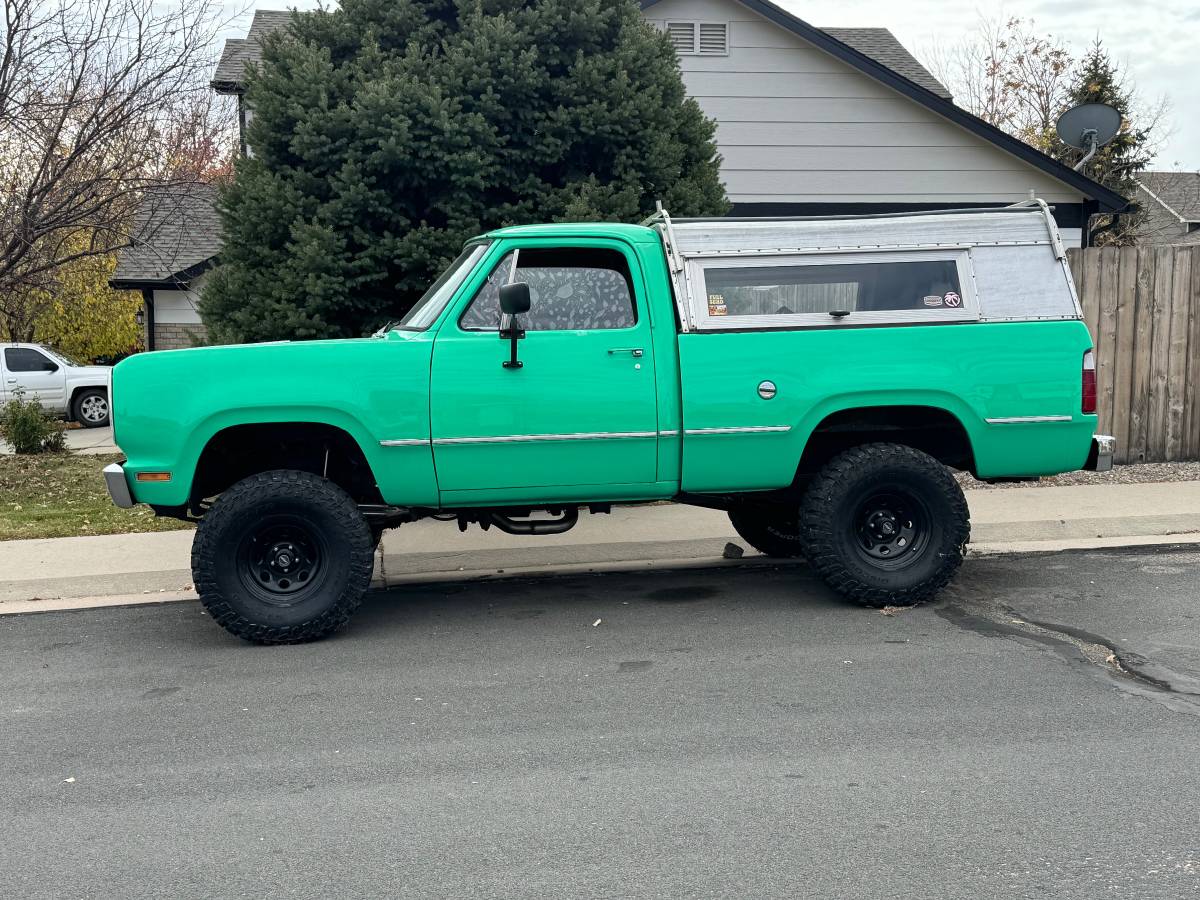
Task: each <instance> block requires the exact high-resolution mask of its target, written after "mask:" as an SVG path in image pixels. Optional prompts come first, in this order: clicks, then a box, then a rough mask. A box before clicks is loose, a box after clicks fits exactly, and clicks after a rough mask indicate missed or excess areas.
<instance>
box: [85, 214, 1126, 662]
mask: <svg viewBox="0 0 1200 900" xmlns="http://www.w3.org/2000/svg"><path fill="white" fill-rule="evenodd" d="M1065 256H1066V254H1065V252H1064V251H1063V249H1062V244H1061V241H1059V239H1058V233H1057V230H1056V228H1055V226H1054V222H1053V218H1052V217H1051V216H1050V215H1049V210H1048V209H1047V208H1046V207H1045V205H1044V204H1040V203H1030V204H1025V205H1020V206H1017V207H1011V208H1007V209H1003V210H965V211H948V212H945V213H938V214H933V215H913V214H909V215H903V216H874V217H857V218H840V219H788V220H749V221H739V220H735V219H721V220H703V221H680V222H673V221H672V220H671V218H670V216H669V215H668V214H667V213H665V212H662V211H660V213H659V214H657V215H656V216H654V217H652V218H651V219H649V220H647V221H646V222H645V223H643V224H641V225H618V224H598V223H583V224H560V225H539V226H521V227H515V228H506V229H501V230H498V231H494V232H491V233H489V234H487V235H483V236H481V237H479V238H476V239H474V240H472V241H470V242H468V243H467V245H466V246H465V247H464V249H463V251H462V253H461V255H460V256H459V257H458V259H456V260H455V261H454V262H453V263H452V264H451V266H450V267H449V268H448V269H447V271H446V272H445V274H444V275H443V276H442V277H441V278H440V279H439V280H438V281H437V282H435V284H434V285H433V286H432V287H431V288H430V290H429V291H428V292H427V293H426V295H425V296H424V297H423V298H422V299H421V300H420V301H418V303H417V304H416V305H415V306H414V307H413V309H412V310H411V311H410V312H409V313H408V315H407V316H406V317H405V318H404V319H403V320H402V321H400V322H398V323H395V324H394V325H389V326H388V327H386V328H384V329H381V331H380V332H379V333H377V334H376V335H375V336H373V337H372V338H367V339H362V340H352V341H313V342H303V343H277V344H269V345H259V346H253V347H213V348H203V349H196V350H186V351H168V352H164V353H153V354H143V355H141V356H138V357H133V358H131V359H129V360H127V361H125V362H123V363H122V364H121V365H120V366H119V367H118V368H117V369H116V371H115V375H114V392H113V403H114V409H115V413H116V416H115V438H116V441H117V443H118V444H119V446H121V448H122V449H123V450H125V452H126V453H127V454H128V459H127V461H126V463H125V464H124V465H118V466H113V467H110V468H109V470H107V471H106V478H107V479H108V482H109V488H110V492H111V493H112V495H113V497H114V500H115V501H116V502H117V503H118V504H119V505H132V504H133V503H135V502H144V503H149V504H150V505H152V506H153V507H154V508H155V510H156V511H157V512H158V513H159V514H162V515H174V516H179V517H184V518H192V519H195V520H198V522H199V528H198V532H197V537H196V542H195V547H194V556H193V558H194V568H195V573H194V574H195V576H196V585H197V590H198V591H199V593H200V596H201V600H202V601H203V602H204V603H205V605H206V607H208V609H209V611H210V612H211V613H212V614H213V617H214V619H215V620H216V621H218V622H219V623H221V624H223V625H224V626H225V627H226V628H228V629H229V630H230V631H232V632H233V633H234V634H238V635H239V636H242V637H245V638H247V639H250V640H255V641H260V642H280V641H295V640H308V639H313V638H316V637H321V636H323V635H325V634H329V633H331V632H332V631H335V630H337V629H338V628H340V627H341V626H342V625H343V624H344V623H345V622H346V621H347V619H348V618H349V615H350V613H351V612H352V611H353V609H354V608H355V607H356V606H357V604H358V602H359V601H360V600H361V597H362V594H363V592H364V591H365V589H366V585H367V583H368V582H369V579H370V572H371V558H372V550H373V548H374V547H375V545H376V544H377V542H378V539H379V535H380V534H381V532H382V530H383V529H385V528H391V527H397V526H403V525H404V524H407V523H410V522H413V521H416V520H419V519H422V518H427V517H431V516H436V517H438V518H441V519H452V520H455V521H457V522H458V524H459V525H460V527H463V528H465V527H467V526H469V525H479V526H482V527H485V528H490V527H497V528H501V529H503V530H505V531H509V532H512V533H517V534H535V533H553V532H556V531H564V530H567V529H568V528H570V527H571V526H572V525H573V524H574V523H575V522H576V521H577V519H578V516H579V514H580V512H581V511H591V512H604V511H605V510H607V509H608V508H609V507H610V505H611V504H612V503H636V502H641V501H651V500H674V501H676V502H682V503H690V504H695V505H701V506H708V507H715V508H719V509H724V510H727V511H728V512H729V514H730V518H731V520H732V522H733V525H734V527H735V528H736V529H737V530H738V532H739V533H740V534H741V535H742V536H743V538H745V539H746V540H747V541H748V542H749V543H750V544H751V545H752V546H754V547H756V548H757V549H759V550H761V551H762V552H764V553H768V554H771V555H776V556H797V555H805V556H807V557H808V559H809V560H810V562H811V563H812V565H813V567H814V568H815V569H816V570H817V571H819V572H820V573H821V574H822V575H823V576H824V577H825V579H826V580H827V581H828V582H829V583H830V584H831V585H832V586H833V587H834V588H835V589H836V590H838V591H839V592H841V593H842V594H844V595H846V596H847V597H850V598H852V599H854V600H857V601H859V602H862V603H865V604H867V605H873V606H880V605H885V604H892V603H895V604H903V603H915V602H920V601H921V600H924V599H927V598H929V597H931V596H933V595H934V594H936V592H937V591H938V590H940V589H941V587H943V586H944V585H945V584H946V583H947V582H948V581H949V579H950V578H951V577H952V576H953V574H954V572H955V571H956V570H957V568H958V566H959V565H960V564H961V562H962V558H963V551H964V547H965V545H966V543H967V541H968V539H969V534H970V523H969V517H968V514H967V509H966V503H965V500H964V499H963V495H962V491H961V490H960V488H959V486H958V483H957V482H956V481H955V479H954V477H953V476H952V474H951V470H955V469H957V470H962V471H967V472H970V473H971V474H973V475H974V476H976V477H978V478H983V479H1020V478H1033V477H1037V476H1039V475H1044V474H1053V473H1056V472H1061V471H1067V470H1071V469H1077V468H1080V467H1084V466H1090V467H1093V468H1104V467H1106V466H1107V465H1109V464H1110V461H1111V449H1112V446H1111V439H1109V438H1104V437H1100V436H1094V435H1093V432H1094V430H1095V424H1096V416H1095V406H1094V404H1095V394H1094V358H1093V357H1092V342H1091V339H1090V337H1089V335H1088V333H1087V329H1086V327H1085V326H1084V324H1083V322H1082V320H1081V315H1080V311H1079V305H1078V300H1077V298H1076V296H1075V291H1074V286H1073V283H1072V281H1071V277H1070V273H1069V271H1068V270H1067V266H1066V259H1065ZM329 373H338V375H337V377H330V374H329ZM1089 384H1091V385H1092V387H1091V389H1090V390H1089ZM164 396H170V397H172V403H171V404H170V405H169V406H167V405H165V404H163V403H162V398H163V397H164ZM168 408H169V409H170V414H169V415H168V414H166V413H164V409H168Z"/></svg>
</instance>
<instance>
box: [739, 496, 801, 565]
mask: <svg viewBox="0 0 1200 900" xmlns="http://www.w3.org/2000/svg"><path fill="white" fill-rule="evenodd" d="M729 521H730V522H731V523H732V524H733V530H734V531H736V532H737V533H738V535H739V536H740V537H741V539H742V540H743V541H745V542H746V543H747V544H749V545H750V546H751V547H753V548H754V549H755V550H757V551H758V552H759V553H765V554H766V555H767V556H773V557H775V558H777V559H794V558H795V557H797V556H803V555H804V542H803V541H802V540H801V536H800V511H799V508H798V507H796V506H777V507H743V508H741V509H735V510H730V512H729Z"/></svg>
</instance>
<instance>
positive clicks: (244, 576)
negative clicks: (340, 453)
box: [192, 470, 374, 644]
mask: <svg viewBox="0 0 1200 900" xmlns="http://www.w3.org/2000/svg"><path fill="white" fill-rule="evenodd" d="M373 551H374V545H373V543H372V535H371V529H370V528H369V527H368V525H367V523H366V520H365V519H363V517H362V514H361V513H360V512H359V511H358V506H357V505H356V504H355V502H354V501H353V500H352V499H351V498H350V496H349V495H348V494H347V493H346V492H345V491H343V490H342V489H341V488H339V487H338V486H337V485H335V484H333V483H332V482H329V481H326V480H325V479H323V478H320V477H318V476H317V475H313V474H311V473H309V472H297V471H292V470H277V471H272V472H263V473H261V474H259V475H252V476H250V477H249V478H246V479H244V480H242V481H239V482H238V483H237V484H235V485H234V486H233V487H231V488H230V489H229V490H227V491H225V492H224V493H223V494H221V496H220V497H218V498H217V501H216V502H215V503H214V504H213V506H212V508H211V509H210V510H209V511H208V513H207V514H206V515H205V516H204V519H203V520H202V521H201V522H200V525H199V527H198V528H197V530H196V539H195V541H194V543H193V544H192V576H193V580H194V581H195V584H196V591H197V592H198V593H199V594H200V602H201V603H203V604H204V608H205V609H206V610H208V613H209V615H211V616H212V617H213V620H214V621H216V622H217V624H219V625H221V626H222V627H223V628H225V630H227V631H228V632H230V633H231V634H233V635H236V636H237V637H240V638H242V639H244V640H247V641H252V642H254V643H258V644H296V643H301V642H304V641H314V640H318V639H320V638H324V637H327V636H329V635H331V634H333V633H334V632H335V631H338V630H339V629H341V628H342V627H344V626H345V625H346V623H347V622H348V621H349V619H350V616H351V614H352V613H353V612H354V611H355V610H356V609H357V608H358V606H359V604H360V603H361V602H362V599H363V595H364V594H365V593H366V591H367V588H368V587H369V586H370V583H371V572H372V568H373V564H374V556H373Z"/></svg>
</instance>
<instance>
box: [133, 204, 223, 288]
mask: <svg viewBox="0 0 1200 900" xmlns="http://www.w3.org/2000/svg"><path fill="white" fill-rule="evenodd" d="M132 234H133V237H132V243H131V245H130V246H129V247H126V248H125V249H124V250H122V251H121V252H120V253H119V254H118V256H117V269H116V272H115V273H114V274H113V277H112V283H113V284H114V285H119V286H122V287H139V286H149V285H153V284H159V285H161V284H164V283H170V282H171V281H173V280H175V279H176V277H177V276H179V275H181V274H182V273H185V272H187V271H188V270H190V269H194V268H196V267H197V266H200V265H203V264H205V263H207V262H208V261H209V260H211V259H212V258H213V257H215V256H216V255H217V253H218V252H220V249H221V221H220V218H219V216H218V215H217V187H216V185H212V184H184V185H173V186H171V187H164V188H157V189H155V190H152V191H148V192H147V193H146V196H145V198H143V200H142V205H141V207H140V208H139V209H138V213H137V215H136V216H135V217H134V221H133V228H132Z"/></svg>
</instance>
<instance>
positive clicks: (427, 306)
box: [385, 242, 488, 331]
mask: <svg viewBox="0 0 1200 900" xmlns="http://www.w3.org/2000/svg"><path fill="white" fill-rule="evenodd" d="M487 248H488V244H487V243H486V242H485V243H481V244H471V245H469V246H468V247H467V248H466V249H465V250H463V252H462V253H460V254H459V256H458V259H456V260H455V261H454V262H452V263H451V264H450V267H449V268H448V269H446V271H445V272H443V273H442V275H441V277H440V278H439V279H438V280H437V281H435V282H434V283H433V284H432V285H430V287H429V290H427V291H426V292H425V294H424V296H422V297H421V299H420V300H418V301H417V302H416V303H415V304H413V308H412V309H410V310H409V311H408V315H406V316H405V317H404V318H403V319H401V320H400V322H399V324H398V325H397V326H396V327H397V328H399V329H400V330H402V331H424V330H425V329H426V328H428V327H429V326H430V325H432V324H433V322H434V320H435V319H436V318H437V317H438V314H439V313H440V312H441V311H442V309H443V308H444V307H445V306H446V304H447V303H448V302H449V301H450V298H451V297H453V296H454V292H455V291H457V290H458V288H459V286H460V285H461V284H462V283H463V282H464V281H466V279H467V276H468V275H470V274H471V270H472V269H474V268H475V264H476V263H477V262H479V260H480V259H482V258H483V254H484V253H486V252H487ZM386 330H390V329H385V331H386Z"/></svg>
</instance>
